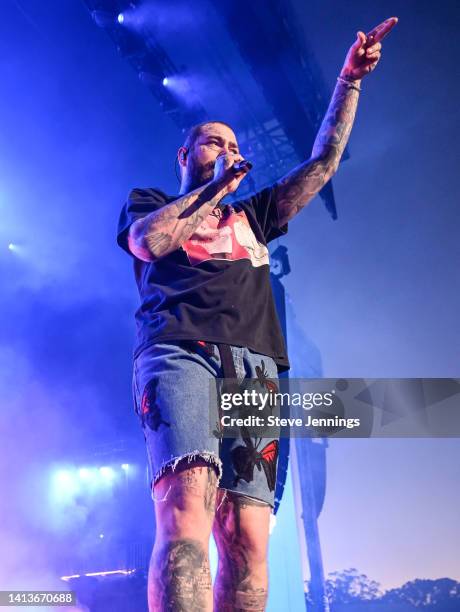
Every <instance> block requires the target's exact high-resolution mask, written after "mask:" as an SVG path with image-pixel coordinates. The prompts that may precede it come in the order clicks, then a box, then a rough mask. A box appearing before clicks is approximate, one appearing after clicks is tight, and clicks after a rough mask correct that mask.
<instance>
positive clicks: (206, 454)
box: [151, 450, 222, 502]
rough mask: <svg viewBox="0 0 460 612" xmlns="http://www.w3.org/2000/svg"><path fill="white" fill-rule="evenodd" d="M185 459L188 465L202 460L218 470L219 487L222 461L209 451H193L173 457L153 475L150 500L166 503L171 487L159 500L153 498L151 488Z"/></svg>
mask: <svg viewBox="0 0 460 612" xmlns="http://www.w3.org/2000/svg"><path fill="white" fill-rule="evenodd" d="M185 459H187V461H188V463H192V462H193V461H194V460H195V459H203V460H204V461H207V462H208V463H211V464H212V465H214V466H215V467H216V468H217V470H218V474H217V486H219V482H220V479H221V478H222V461H221V460H220V459H219V457H218V456H217V455H216V454H215V453H212V452H211V451H200V450H194V451H191V452H189V453H184V454H183V455H180V457H173V458H171V459H169V460H167V461H164V462H163V465H162V466H161V468H160V469H159V470H158V471H157V473H156V474H155V477H154V478H153V481H152V489H151V490H152V499H153V501H158V502H160V501H166V497H167V495H168V493H169V491H170V489H171V487H169V488H168V490H167V492H166V493H165V495H164V496H163V497H162V498H161V499H157V498H155V495H154V490H153V487H154V486H155V485H156V483H157V482H158V481H159V480H160V478H161V477H162V476H163V474H164V473H165V472H166V471H167V470H169V469H171V471H173V472H174V471H175V470H176V468H177V466H178V464H179V463H181V462H182V461H184V460H185Z"/></svg>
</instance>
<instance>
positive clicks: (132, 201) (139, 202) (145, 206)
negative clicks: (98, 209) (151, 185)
mask: <svg viewBox="0 0 460 612" xmlns="http://www.w3.org/2000/svg"><path fill="white" fill-rule="evenodd" d="M165 203H166V197H165V195H164V194H163V193H161V192H160V191H158V190H156V189H133V190H132V191H131V193H130V194H129V196H128V198H127V200H126V202H125V205H124V206H123V208H122V209H121V213H120V218H119V220H118V230H117V243H118V245H119V246H120V247H121V248H122V249H124V250H125V251H126V252H127V253H129V254H130V255H132V253H131V251H130V250H129V247H128V233H129V228H130V227H131V225H132V224H133V223H134V221H137V219H141V218H142V217H145V216H146V215H148V214H149V213H151V212H153V211H155V210H158V209H159V208H161V207H162V206H164V205H165Z"/></svg>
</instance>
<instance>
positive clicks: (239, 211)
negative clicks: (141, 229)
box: [117, 186, 290, 372]
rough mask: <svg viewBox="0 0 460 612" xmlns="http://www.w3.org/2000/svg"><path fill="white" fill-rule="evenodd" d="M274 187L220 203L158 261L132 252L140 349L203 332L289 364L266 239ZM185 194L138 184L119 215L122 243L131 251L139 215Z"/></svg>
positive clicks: (270, 235)
mask: <svg viewBox="0 0 460 612" xmlns="http://www.w3.org/2000/svg"><path fill="white" fill-rule="evenodd" d="M275 189H276V187H275V186H273V187H267V188H266V189H263V190H262V191H260V192H259V193H257V194H255V195H254V196H252V197H250V198H248V199H246V200H241V201H238V202H236V203H232V204H222V203H221V204H220V205H219V206H218V207H217V208H216V209H214V210H213V211H212V213H210V214H209V215H208V217H207V218H206V219H205V220H204V221H203V223H202V224H201V225H200V226H199V227H198V228H197V230H196V231H195V233H194V234H193V235H192V236H191V237H190V238H189V240H187V241H186V242H185V243H184V244H183V245H182V246H181V247H180V248H179V249H176V250H175V251H173V252H172V253H170V254H169V255H166V256H164V257H162V258H160V259H158V260H157V261H155V262H152V263H148V262H145V261H141V260H140V259H138V258H137V257H135V256H133V259H134V274H135V278H136V283H137V287H138V290H139V295H140V299H141V305H140V307H139V308H138V310H137V311H136V315H135V316H136V325H137V344H136V347H135V351H134V355H135V356H136V355H138V354H139V353H140V352H141V351H142V350H143V349H144V348H145V347H146V346H148V345H149V344H152V343H155V342H160V341H167V340H204V341H208V342H213V343H215V342H221V343H224V344H233V345H237V346H246V347H248V348H250V349H252V350H253V351H255V352H257V353H262V354H264V355H268V356H270V357H273V359H274V360H275V362H276V363H277V366H278V370H279V371H280V372H282V371H284V370H287V369H289V367H290V366H289V360H288V357H287V352H286V346H285V342H284V338H283V335H282V332H281V327H280V324H279V321H278V316H277V313H276V309H275V304H274V300H273V295H272V288H271V284H270V267H269V254H268V249H267V246H266V245H267V243H268V242H270V240H273V239H274V238H277V237H278V236H281V235H283V234H285V233H286V232H287V224H286V225H284V226H283V227H281V228H278V212H277V207H276V202H275V197H274V191H275ZM179 197H180V196H168V195H166V194H164V193H163V192H162V191H160V190H158V189H133V191H131V193H130V194H129V197H128V200H127V202H126V203H125V205H124V207H123V209H122V211H121V214H120V219H119V223H118V236H117V242H118V244H119V245H120V246H121V247H122V248H123V249H124V250H125V251H127V252H128V253H129V254H131V252H130V251H129V248H128V231H129V227H130V225H131V224H132V223H133V222H134V221H135V220H136V219H139V218H141V217H144V216H145V215H147V214H149V213H151V212H152V211H154V210H158V209H159V208H161V207H162V206H164V205H165V204H169V203H170V202H172V201H173V200H176V199H177V198H179Z"/></svg>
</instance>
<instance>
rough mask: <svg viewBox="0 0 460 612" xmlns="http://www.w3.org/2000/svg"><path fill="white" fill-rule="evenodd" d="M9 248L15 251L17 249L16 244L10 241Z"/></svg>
mask: <svg viewBox="0 0 460 612" xmlns="http://www.w3.org/2000/svg"><path fill="white" fill-rule="evenodd" d="M8 248H9V250H10V251H15V250H16V245H14V244H13V243H12V242H10V244H9V245H8Z"/></svg>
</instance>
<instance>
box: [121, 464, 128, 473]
mask: <svg viewBox="0 0 460 612" xmlns="http://www.w3.org/2000/svg"><path fill="white" fill-rule="evenodd" d="M121 469H122V470H123V471H124V472H127V471H128V470H129V463H122V464H121Z"/></svg>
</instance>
